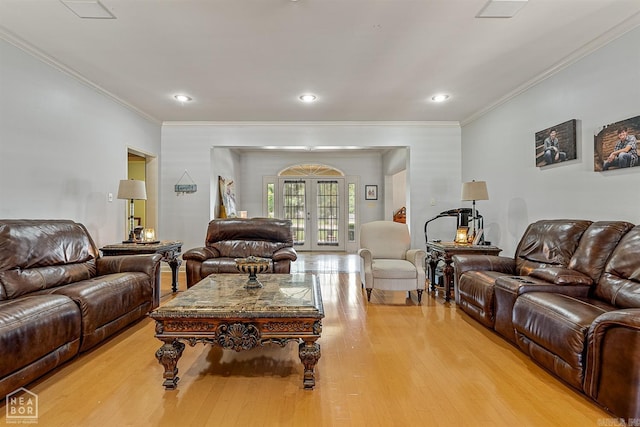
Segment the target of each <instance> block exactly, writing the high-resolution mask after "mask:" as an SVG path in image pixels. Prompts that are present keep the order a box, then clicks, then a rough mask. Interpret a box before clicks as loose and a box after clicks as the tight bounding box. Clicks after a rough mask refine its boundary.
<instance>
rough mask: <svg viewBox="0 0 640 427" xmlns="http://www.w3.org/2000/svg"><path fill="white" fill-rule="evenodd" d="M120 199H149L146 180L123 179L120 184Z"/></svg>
mask: <svg viewBox="0 0 640 427" xmlns="http://www.w3.org/2000/svg"><path fill="white" fill-rule="evenodd" d="M118 199H127V200H131V199H134V200H147V189H146V187H145V185H144V181H138V180H135V179H122V180H120V185H119V186H118Z"/></svg>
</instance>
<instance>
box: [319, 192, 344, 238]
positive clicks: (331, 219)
mask: <svg viewBox="0 0 640 427" xmlns="http://www.w3.org/2000/svg"><path fill="white" fill-rule="evenodd" d="M338 196H339V194H338V181H336V180H318V181H317V183H316V221H317V230H318V232H317V235H316V239H317V240H316V244H317V245H318V246H338V245H339V242H340V234H339V226H338V224H339V212H340V210H339V197H338Z"/></svg>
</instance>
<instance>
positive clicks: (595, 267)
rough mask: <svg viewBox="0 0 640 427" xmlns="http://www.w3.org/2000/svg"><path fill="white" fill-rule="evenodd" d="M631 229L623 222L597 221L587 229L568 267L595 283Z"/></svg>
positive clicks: (629, 225) (631, 226)
mask: <svg viewBox="0 0 640 427" xmlns="http://www.w3.org/2000/svg"><path fill="white" fill-rule="evenodd" d="M631 228H633V224H631V223H629V222H625V221H598V222H594V223H593V224H591V225H590V226H589V228H587V230H586V231H585V232H584V233H583V234H582V237H581V238H580V243H579V244H578V247H577V249H576V251H575V252H574V253H573V256H572V257H571V261H570V262H569V265H568V267H569V268H570V269H572V270H575V271H579V272H581V273H583V274H586V275H587V276H589V277H591V279H592V281H593V283H594V284H595V283H597V282H598V280H599V279H600V276H601V275H602V272H603V270H604V266H605V263H606V262H607V259H609V256H610V255H611V253H612V252H613V250H614V249H615V247H616V245H617V244H618V242H620V239H621V238H622V237H623V236H624V235H625V234H626V233H627V232H629V230H631Z"/></svg>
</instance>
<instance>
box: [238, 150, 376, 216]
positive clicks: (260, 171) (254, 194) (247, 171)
mask: <svg viewBox="0 0 640 427" xmlns="http://www.w3.org/2000/svg"><path fill="white" fill-rule="evenodd" d="M241 159H242V160H241V163H242V167H241V175H242V176H243V178H244V179H243V189H242V197H240V199H239V203H240V204H241V205H242V206H243V208H242V210H246V211H248V216H250V217H251V216H261V215H262V211H263V209H262V208H263V203H264V201H263V195H264V191H263V188H262V176H267V175H277V174H278V172H280V171H281V170H283V169H285V168H287V167H289V166H294V165H298V164H325V165H328V166H331V167H334V168H336V169H338V170H340V171H342V172H343V173H344V174H345V175H353V176H360V177H361V180H362V185H361V187H363V188H364V182H366V183H372V184H377V183H379V182H380V179H381V178H380V177H381V159H380V154H379V153H371V152H366V151H365V152H354V151H344V152H341V153H318V152H313V151H311V152H308V151H304V152H292V153H288V154H286V155H283V153H282V152H277V153H275V152H271V151H266V152H265V151H260V152H256V151H254V152H250V153H246V154H244V155H242V156H241ZM257 179H259V180H260V181H259V184H258V185H256V180H257ZM361 190H362V189H361ZM361 198H362V200H361V204H362V202H364V195H362V197H361ZM380 213H381V206H380V204H379V203H372V204H371V205H368V206H366V207H365V208H364V209H363V210H362V212H360V215H361V216H362V221H364V222H366V221H372V220H373V219H375V218H378V217H379V215H380Z"/></svg>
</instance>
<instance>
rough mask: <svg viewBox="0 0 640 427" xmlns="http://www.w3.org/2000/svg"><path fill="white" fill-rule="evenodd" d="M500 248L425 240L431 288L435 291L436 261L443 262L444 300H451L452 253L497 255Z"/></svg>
mask: <svg viewBox="0 0 640 427" xmlns="http://www.w3.org/2000/svg"><path fill="white" fill-rule="evenodd" d="M501 251H502V249H500V248H499V247H497V246H485V245H464V244H458V243H454V242H427V265H428V268H429V271H428V273H429V281H430V282H431V290H432V291H435V289H436V287H435V277H436V266H437V265H438V262H440V261H443V262H444V271H443V273H444V300H445V301H447V302H449V301H450V300H451V289H452V288H453V266H452V264H453V260H452V259H451V258H452V257H453V256H454V255H459V254H469V255H470V254H474V255H498V254H499V253H500V252H501Z"/></svg>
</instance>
